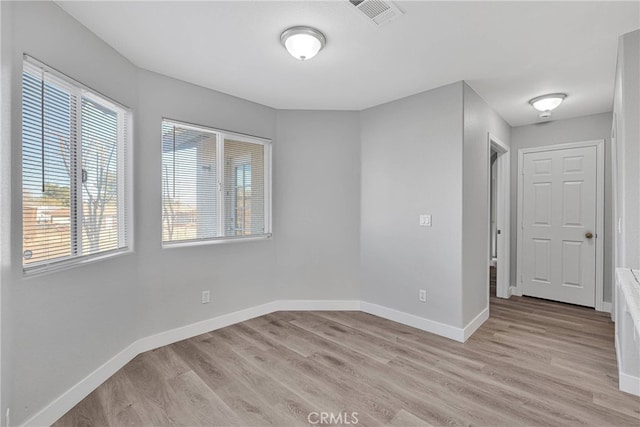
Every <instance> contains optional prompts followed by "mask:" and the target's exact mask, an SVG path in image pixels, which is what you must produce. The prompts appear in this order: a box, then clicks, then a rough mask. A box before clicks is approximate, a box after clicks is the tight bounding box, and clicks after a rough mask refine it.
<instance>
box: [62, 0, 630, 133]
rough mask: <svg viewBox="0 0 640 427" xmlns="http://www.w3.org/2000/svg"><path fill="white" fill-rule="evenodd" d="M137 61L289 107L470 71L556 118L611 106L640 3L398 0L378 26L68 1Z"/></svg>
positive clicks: (488, 89) (245, 8)
mask: <svg viewBox="0 0 640 427" xmlns="http://www.w3.org/2000/svg"><path fill="white" fill-rule="evenodd" d="M58 4H59V5H60V6H61V7H62V8H63V9H64V10H66V11H67V12H68V13H69V14H71V15H72V16H74V17H75V18H76V19H77V20H78V21H80V22H81V23H82V24H84V25H85V26H86V27H87V28H89V29H90V30H91V31H93V32H94V33H95V34H96V35H98V36H99V37H100V38H102V39H103V40H105V41H106V42H107V43H108V44H110V45H111V46H112V47H113V48H115V49H116V50H117V51H119V52H120V53H121V54H122V55H124V56H125V57H127V58H128V59H129V60H130V61H131V62H133V63H134V64H136V65H137V66H139V67H142V68H145V69H148V70H151V71H155V72H157V73H161V74H165V75H168V76H171V77H175V78H177V79H181V80H185V81H188V82H191V83H195V84H198V85H201V86H204V87H207V88H211V89H215V90H218V91H221V92H225V93H228V94H231V95H235V96H239V97H241V98H245V99H248V100H251V101H255V102H258V103H261V104H265V105H268V106H271V107H275V108H279V109H334V110H361V109H364V108H367V107H371V106H374V105H378V104H381V103H384V102H388V101H392V100H395V99H399V98H402V97H405V96H408V95H412V94H415V93H418V92H421V91H425V90H429V89H433V88H436V87H439V86H442V85H445V84H448V83H452V82H455V81H459V80H466V81H467V82H468V83H469V84H470V86H471V87H473V88H474V89H475V90H476V91H477V92H478V93H479V94H480V96H482V97H483V98H484V99H485V100H486V101H487V102H488V103H489V105H491V106H492V107H493V108H494V109H495V110H496V111H497V112H498V113H500V114H501V115H502V117H504V118H505V119H506V120H507V121H508V122H509V123H510V124H511V125H512V126H518V125H522V124H528V123H534V122H537V121H538V118H537V115H536V112H535V111H534V110H533V109H532V108H531V107H530V106H529V105H528V104H527V101H528V100H529V99H530V98H532V97H534V96H537V95H541V94H544V93H549V92H566V93H567V94H568V95H569V97H568V98H567V100H566V101H565V103H563V104H562V105H561V106H560V107H559V108H558V109H557V110H556V111H555V112H554V115H553V118H554V119H561V118H569V117H577V116H582V115H587V114H595V113H600V112H605V111H611V107H612V98H613V84H614V74H615V63H616V53H617V40H618V36H620V35H621V34H624V33H626V32H629V31H633V30H635V29H638V28H640V8H639V5H640V2H638V1H633V2H610V1H602V2H595V1H588V2H542V1H538V2H516V1H513V2H484V1H472V2H418V1H413V2H396V4H397V5H398V6H399V7H400V8H401V9H402V10H403V11H404V12H405V14H404V15H403V16H401V17H399V18H398V19H396V20H395V21H392V22H390V23H389V24H387V25H385V26H382V27H376V26H374V25H372V24H371V23H369V22H367V21H366V20H365V19H364V18H362V17H360V16H358V14H357V13H356V12H354V11H353V10H350V6H349V5H348V3H347V1H346V0H337V1H328V2H327V1H322V2H320V1H284V2H273V1H235V2H219V1H213V2H202V1H201V2H184V1H183V2H165V1H144V2H132V1H127V2H125V1H121V2H58ZM294 25H310V26H314V27H316V28H318V29H320V30H321V31H323V32H324V34H325V35H326V37H327V46H326V48H325V49H324V50H323V51H321V52H320V54H318V56H316V57H315V58H314V59H312V60H309V61H306V62H300V61H297V60H295V59H294V58H292V57H291V56H289V54H288V53H287V52H286V51H285V50H284V48H283V47H282V46H281V45H280V40H279V36H280V33H281V32H282V31H283V30H285V29H286V28H288V27H290V26H294Z"/></svg>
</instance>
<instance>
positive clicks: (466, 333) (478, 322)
mask: <svg viewBox="0 0 640 427" xmlns="http://www.w3.org/2000/svg"><path fill="white" fill-rule="evenodd" d="M488 318H489V307H487V308H485V309H484V310H482V311H481V312H480V313H478V315H477V316H476V317H474V318H473V320H472V321H471V322H469V323H467V326H465V327H464V329H463V330H462V331H463V337H464V341H467V340H468V339H469V337H471V335H473V333H474V332H475V331H477V330H478V328H480V326H482V324H483V323H484V322H486V321H487V319H488ZM464 341H463V342H464Z"/></svg>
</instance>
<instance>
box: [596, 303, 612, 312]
mask: <svg viewBox="0 0 640 427" xmlns="http://www.w3.org/2000/svg"><path fill="white" fill-rule="evenodd" d="M611 307H613V304H612V303H610V302H607V301H602V309H601V310H598V311H604V312H605V313H611Z"/></svg>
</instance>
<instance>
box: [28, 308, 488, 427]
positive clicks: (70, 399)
mask: <svg viewBox="0 0 640 427" xmlns="http://www.w3.org/2000/svg"><path fill="white" fill-rule="evenodd" d="M309 310H317V311H336V310H337V311H363V312H365V313H369V314H373V315H376V316H379V317H382V318H385V319H389V320H393V321H395V322H398V323H402V324H404V325H408V326H412V327H414V328H418V329H421V330H423V331H426V332H431V333H434V334H437V335H441V336H443V337H446V338H450V339H453V340H456V341H459V342H464V341H465V340H466V339H467V338H468V337H469V336H471V334H473V332H475V330H476V329H478V328H479V327H480V325H482V323H483V322H484V321H485V320H486V319H487V317H488V315H489V311H488V309H486V310H484V311H483V312H481V313H480V314H479V315H478V316H476V318H475V319H474V320H472V321H471V322H470V323H469V324H468V325H467V326H466V327H465V328H464V329H463V328H456V327H453V326H450V325H446V324H444V323H439V322H436V321H433V320H429V319H425V318H422V317H418V316H415V315H413V314H408V313H403V312H401V311H397V310H393V309H390V308H387V307H383V306H381V305H377V304H372V303H368V302H364V301H359V300H277V301H272V302H268V303H266V304H261V305H258V306H255V307H250V308H247V309H243V310H238V311H234V312H233V313H227V314H223V315H220V316H217V317H214V318H211V319H207V320H203V321H201V322H196V323H192V324H190V325H185V326H181V327H179V328H175V329H171V330H168V331H165V332H160V333H158V334H155V335H150V336H148V337H144V338H140V339H139V340H137V341H135V342H134V343H132V344H131V345H129V346H128V347H126V348H125V349H124V350H122V351H121V352H119V353H118V354H116V355H115V356H113V357H112V358H111V359H109V360H108V361H107V362H105V363H104V364H103V365H102V366H100V367H99V368H97V369H96V370H95V371H93V372H92V373H91V374H89V375H88V376H87V377H85V378H84V379H82V380H81V381H80V382H78V383H77V384H76V385H74V386H73V387H71V388H70V389H69V390H67V391H65V392H64V393H63V394H62V395H60V396H59V397H58V398H57V399H55V400H54V401H53V402H51V403H50V404H48V405H47V406H45V407H44V408H43V409H41V410H40V411H39V412H38V413H36V414H35V415H34V416H33V417H31V418H29V419H28V420H27V421H26V422H25V423H24V424H23V425H25V426H30V427H31V426H50V425H51V424H53V423H54V422H55V421H57V420H58V419H59V418H60V417H61V416H63V415H64V414H66V413H67V411H69V410H70V409H71V408H73V407H74V406H75V405H77V404H78V403H80V401H81V400H82V399H84V398H85V397H87V396H88V395H89V393H91V392H92V391H93V390H95V389H96V388H98V386H100V384H102V383H103V382H104V381H106V380H107V379H108V378H109V377H111V376H112V375H113V374H115V373H116V372H117V371H118V370H119V369H120V368H122V367H123V366H124V365H126V364H127V363H129V362H130V361H131V360H132V359H133V358H134V357H136V356H137V355H138V354H140V353H144V352H146V351H149V350H153V349H155V348H158V347H162V346H165V345H169V344H172V343H174V342H177V341H181V340H184V339H188V338H191V337H194V336H197V335H200V334H204V333H206V332H210V331H214V330H216V329H220V328H224V327H226V326H230V325H233V324H236V323H240V322H244V321H245V320H249V319H253V318H255V317H259V316H263V315H265V314H269V313H273V312H276V311H309Z"/></svg>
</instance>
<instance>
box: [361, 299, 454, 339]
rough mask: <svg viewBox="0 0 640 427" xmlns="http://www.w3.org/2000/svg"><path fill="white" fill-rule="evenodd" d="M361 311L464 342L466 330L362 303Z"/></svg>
mask: <svg viewBox="0 0 640 427" xmlns="http://www.w3.org/2000/svg"><path fill="white" fill-rule="evenodd" d="M360 305H361V308H360V310H361V311H364V312H365V313H369V314H373V315H375V316H378V317H382V318H383V319H387V320H393V321H394V322H398V323H402V324H403V325H407V326H412V327H414V328H417V329H421V330H423V331H426V332H431V333H433V334H436V335H440V336H443V337H446V338H450V339H452V340H455V341H459V342H464V330H463V329H462V328H456V327H454V326H450V325H446V324H444V323H440V322H436V321H434V320H429V319H425V318H424V317H419V316H415V315H413V314H409V313H404V312H402V311H398V310H394V309H392V308H387V307H383V306H381V305H377V304H373V303H370V302H365V301H362V302H361V303H360Z"/></svg>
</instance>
